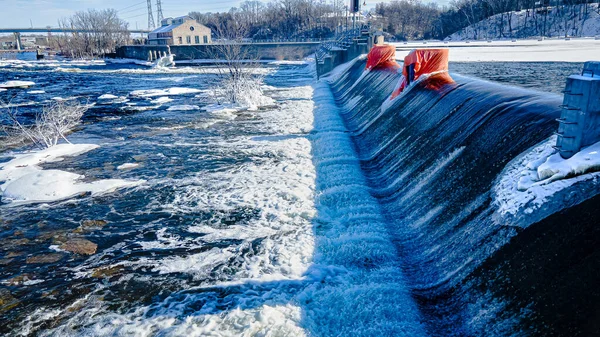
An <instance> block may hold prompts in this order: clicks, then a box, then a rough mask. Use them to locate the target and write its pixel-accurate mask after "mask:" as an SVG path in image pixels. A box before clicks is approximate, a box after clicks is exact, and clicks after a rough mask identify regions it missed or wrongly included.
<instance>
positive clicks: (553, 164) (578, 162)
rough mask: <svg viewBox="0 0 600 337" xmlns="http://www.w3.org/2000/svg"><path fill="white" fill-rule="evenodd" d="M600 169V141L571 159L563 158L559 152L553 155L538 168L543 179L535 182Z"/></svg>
mask: <svg viewBox="0 0 600 337" xmlns="http://www.w3.org/2000/svg"><path fill="white" fill-rule="evenodd" d="M598 170H600V142H598V143H596V144H593V145H590V146H588V147H585V148H583V149H582V150H581V151H579V152H577V153H576V154H575V155H573V157H571V158H569V159H563V158H562V157H561V156H560V154H559V153H555V154H553V155H551V156H550V157H548V159H546V161H545V162H544V163H543V164H541V165H539V167H538V168H537V173H538V177H539V179H541V180H540V181H539V182H537V183H535V184H538V185H545V184H549V183H551V182H553V181H556V180H559V179H565V178H567V177H573V176H576V175H581V174H585V173H588V172H594V171H598ZM535 184H534V185H535Z"/></svg>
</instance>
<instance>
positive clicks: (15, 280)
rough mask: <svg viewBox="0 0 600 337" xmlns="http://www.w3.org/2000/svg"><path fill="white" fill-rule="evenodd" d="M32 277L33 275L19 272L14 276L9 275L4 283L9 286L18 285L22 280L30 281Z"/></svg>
mask: <svg viewBox="0 0 600 337" xmlns="http://www.w3.org/2000/svg"><path fill="white" fill-rule="evenodd" d="M32 279H33V276H31V274H21V275H17V276H15V277H11V278H9V279H8V280H6V283H7V284H8V285H10V286H18V285H22V284H23V283H24V282H27V281H30V280H32Z"/></svg>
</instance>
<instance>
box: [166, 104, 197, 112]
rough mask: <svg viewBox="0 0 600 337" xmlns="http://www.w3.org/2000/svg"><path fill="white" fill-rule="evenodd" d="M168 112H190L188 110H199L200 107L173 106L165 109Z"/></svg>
mask: <svg viewBox="0 0 600 337" xmlns="http://www.w3.org/2000/svg"><path fill="white" fill-rule="evenodd" d="M167 110H168V111H190V110H200V107H199V106H197V105H173V106H171V107H169V108H168V109H167Z"/></svg>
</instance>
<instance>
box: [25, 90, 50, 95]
mask: <svg viewBox="0 0 600 337" xmlns="http://www.w3.org/2000/svg"><path fill="white" fill-rule="evenodd" d="M27 93H28V94H31V95H37V94H45V93H46V92H45V91H44V90H30V91H28V92H27Z"/></svg>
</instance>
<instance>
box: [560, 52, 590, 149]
mask: <svg viewBox="0 0 600 337" xmlns="http://www.w3.org/2000/svg"><path fill="white" fill-rule="evenodd" d="M598 67H600V65H599V64H598V62H595V63H590V64H589V67H588V68H587V69H586V68H585V67H584V72H583V74H584V75H572V76H569V77H568V78H567V83H566V86H565V91H564V99H563V105H562V111H561V116H560V118H559V120H558V122H559V126H558V133H557V134H558V139H557V141H556V148H557V149H558V150H559V152H560V155H561V156H562V157H563V158H570V157H571V156H573V155H574V154H575V153H577V152H579V150H581V148H583V147H586V146H589V145H592V144H594V143H597V142H598V141H600V74H599V75H598V76H596V77H593V76H589V75H586V71H588V72H589V73H591V72H592V71H593V69H599V68H598Z"/></svg>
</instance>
